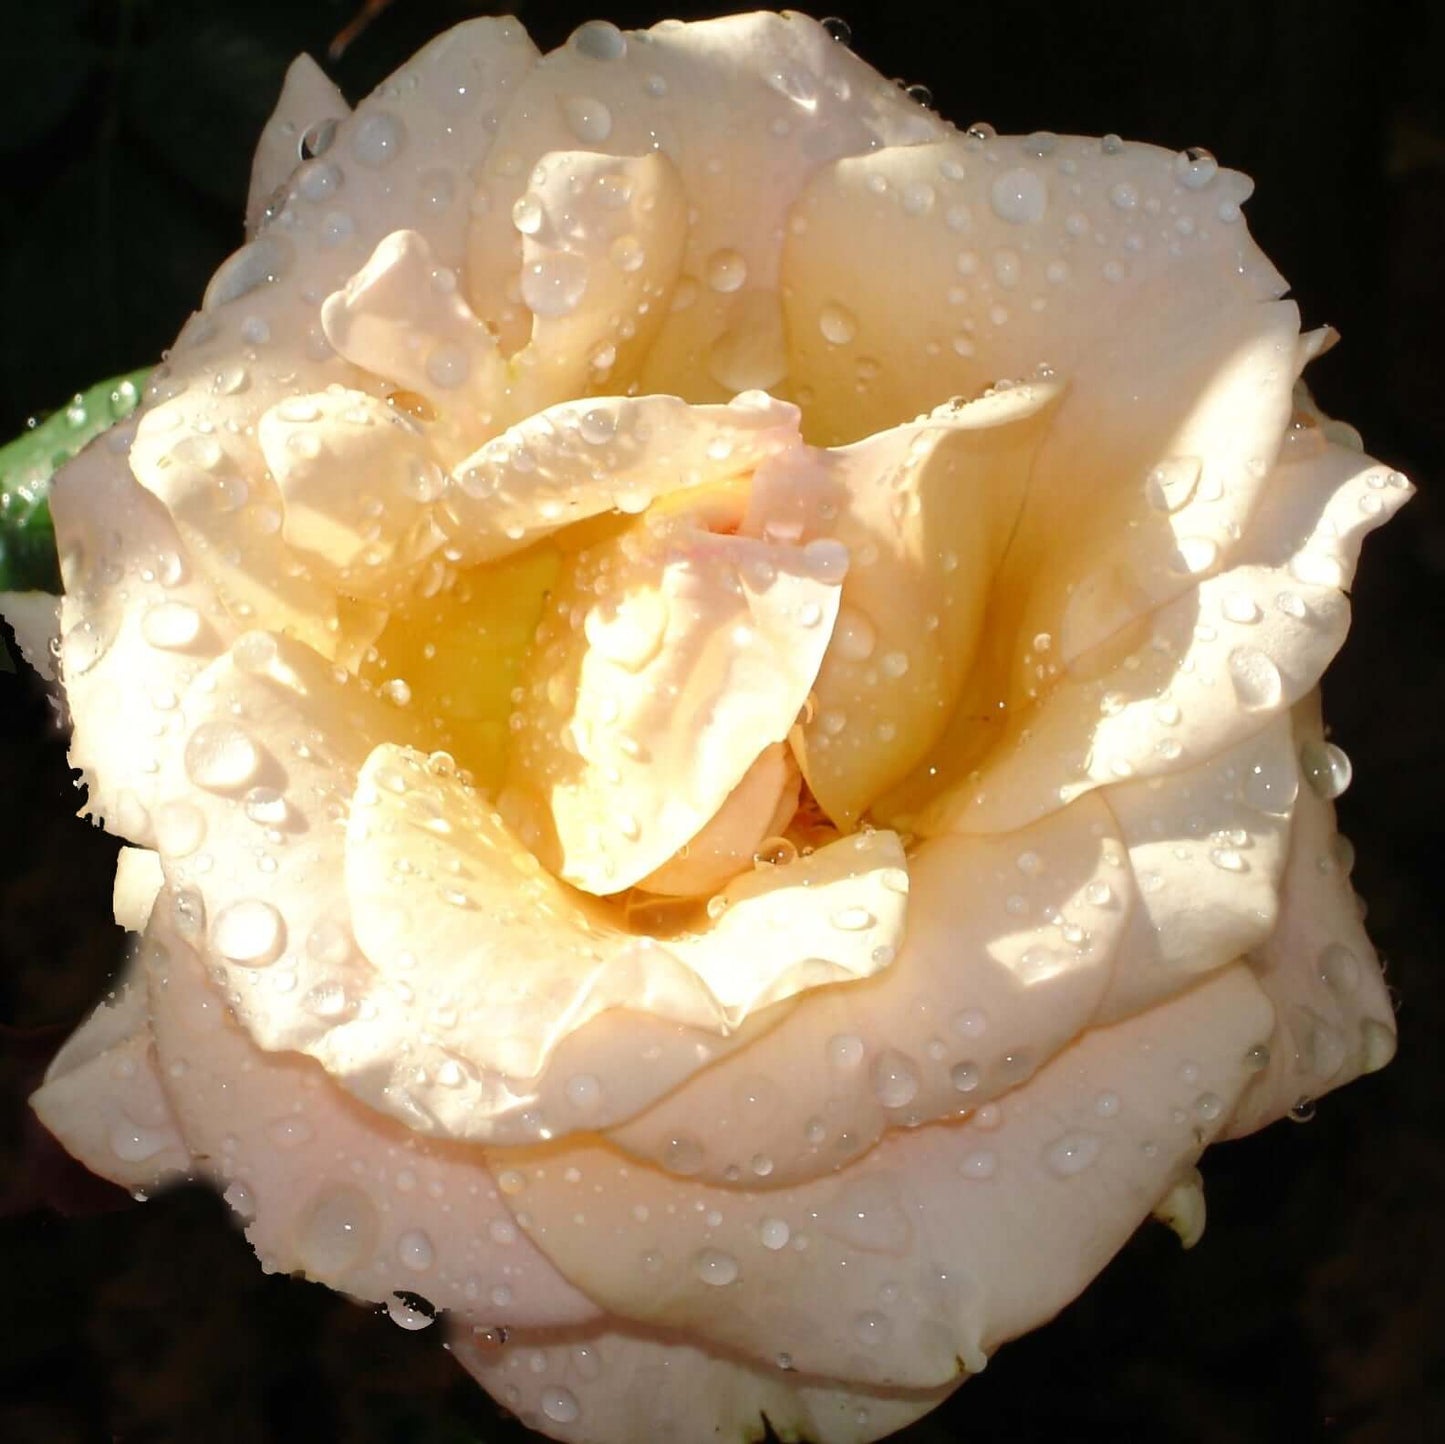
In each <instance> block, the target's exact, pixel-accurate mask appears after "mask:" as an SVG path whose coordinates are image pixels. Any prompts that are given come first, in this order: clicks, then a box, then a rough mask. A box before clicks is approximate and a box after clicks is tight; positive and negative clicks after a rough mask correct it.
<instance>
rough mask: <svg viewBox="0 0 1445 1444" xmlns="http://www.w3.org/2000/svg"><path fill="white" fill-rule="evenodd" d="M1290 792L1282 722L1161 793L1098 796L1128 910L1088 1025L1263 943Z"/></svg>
mask: <svg viewBox="0 0 1445 1444" xmlns="http://www.w3.org/2000/svg"><path fill="white" fill-rule="evenodd" d="M1298 792H1299V770H1298V767H1297V765H1296V762H1295V751H1294V743H1293V741H1292V739H1291V735H1290V725H1289V719H1288V717H1284V716H1280V717H1274V718H1272V719H1271V720H1270V721H1269V722H1268V723H1267V724H1266V725H1265V726H1264V727H1263V728H1262V729H1261V730H1260V731H1259V732H1257V733H1255V734H1254V735H1253V736H1251V737H1248V738H1246V739H1245V740H1244V741H1243V742H1239V743H1236V744H1235V745H1234V746H1233V747H1227V748H1225V749H1224V751H1222V752H1220V753H1218V754H1217V755H1216V756H1214V757H1211V758H1210V759H1209V760H1208V761H1207V762H1202V763H1200V764H1199V765H1198V766H1196V767H1192V768H1189V769H1188V770H1186V771H1184V772H1179V773H1176V774H1174V775H1173V776H1172V777H1170V778H1169V779H1168V781H1167V782H1166V781H1162V780H1161V779H1159V778H1150V779H1149V780H1147V781H1143V782H1123V783H1116V784H1115V785H1114V786H1112V787H1106V788H1103V789H1101V791H1100V794H1099V795H1100V797H1101V798H1102V799H1103V800H1104V801H1105V802H1106V803H1107V804H1108V806H1109V808H1110V809H1111V811H1112V812H1113V814H1114V817H1115V819H1116V820H1117V824H1118V827H1119V830H1120V834H1121V836H1122V837H1123V839H1124V843H1125V846H1126V847H1127V848H1128V853H1129V866H1130V868H1131V869H1132V871H1133V874H1134V887H1135V896H1136V898H1137V902H1136V905H1135V907H1134V910H1133V912H1132V913H1131V914H1130V917H1129V928H1128V931H1127V932H1126V934H1125V935H1124V940H1123V942H1122V943H1121V944H1120V947H1119V952H1118V962H1117V964H1116V966H1115V970H1114V977H1113V980H1112V982H1111V983H1110V985H1109V992H1108V994H1107V995H1106V997H1105V999H1104V1002H1103V1004H1102V1006H1101V1008H1100V1010H1099V1019H1098V1021H1100V1022H1112V1021H1113V1020H1114V1019H1116V1018H1121V1017H1127V1016H1128V1015H1129V1014H1131V1013H1136V1012H1139V1011H1140V1010H1141V1009H1143V1008H1147V1007H1149V1006H1150V1005H1152V1004H1153V1003H1155V1002H1157V1001H1158V1000H1159V999H1160V998H1164V997H1169V996H1171V995H1173V994H1174V993H1177V992H1179V991H1180V990H1181V989H1182V988H1186V987H1188V986H1190V985H1191V984H1192V983H1193V982H1194V980H1195V979H1196V978H1198V977H1199V976H1200V975H1202V974H1204V973H1208V972H1212V971H1214V970H1215V969H1217V968H1222V967H1225V966H1226V965H1227V964H1229V963H1232V962H1234V961H1235V960H1236V959H1237V958H1239V957H1241V956H1242V955H1243V954H1244V953H1247V952H1248V951H1249V950H1250V949H1251V948H1253V947H1255V946H1256V945H1258V944H1259V943H1261V942H1263V941H1264V940H1265V939H1266V938H1267V937H1268V936H1269V934H1270V931H1271V929H1272V928H1273V927H1274V925H1275V918H1276V915H1277V912H1278V907H1279V888H1280V880H1281V877H1282V875H1283V873H1284V866H1285V854H1286V852H1287V850H1288V847H1289V839H1290V819H1291V816H1292V814H1293V812H1294V805H1295V798H1296V794H1297V793H1298Z"/></svg>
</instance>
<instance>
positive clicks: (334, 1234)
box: [296, 1184, 377, 1282]
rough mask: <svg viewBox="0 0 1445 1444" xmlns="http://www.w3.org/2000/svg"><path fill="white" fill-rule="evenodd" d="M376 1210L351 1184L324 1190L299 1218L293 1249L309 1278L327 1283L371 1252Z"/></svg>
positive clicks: (374, 1232) (347, 1270)
mask: <svg viewBox="0 0 1445 1444" xmlns="http://www.w3.org/2000/svg"><path fill="white" fill-rule="evenodd" d="M376 1223H377V1214H376V1206H375V1205H374V1204H373V1203H372V1201H371V1200H370V1199H369V1198H368V1197H367V1196H366V1194H364V1193H363V1192H362V1191H361V1190H360V1189H359V1188H356V1187H354V1186H352V1185H351V1184H342V1185H340V1186H338V1187H331V1188H326V1189H324V1190H323V1191H322V1192H321V1193H320V1194H318V1195H317V1197H316V1198H315V1199H314V1200H313V1201H312V1203H311V1204H310V1206H309V1207H308V1208H307V1210H306V1212H305V1213H304V1214H303V1215H302V1218H301V1222H300V1226H299V1228H298V1230H297V1238H296V1248H297V1253H298V1255H299V1256H300V1259H301V1263H302V1266H303V1267H304V1268H305V1270H306V1272H307V1273H308V1274H310V1275H311V1276H312V1277H313V1278H317V1279H320V1280H322V1281H323V1282H329V1281H331V1280H333V1279H336V1278H337V1277H338V1276H339V1275H342V1274H345V1273H347V1272H349V1271H350V1270H351V1269H352V1268H354V1267H355V1266H356V1265H357V1264H359V1263H360V1262H361V1260H362V1258H363V1257H364V1256H365V1255H366V1254H368V1253H369V1252H370V1251H371V1246H372V1241H373V1239H374V1237H375V1234H376Z"/></svg>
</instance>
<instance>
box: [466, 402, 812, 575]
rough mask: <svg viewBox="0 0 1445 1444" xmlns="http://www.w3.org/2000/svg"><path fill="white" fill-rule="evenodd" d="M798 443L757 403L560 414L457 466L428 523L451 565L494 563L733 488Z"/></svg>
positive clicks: (600, 405)
mask: <svg viewBox="0 0 1445 1444" xmlns="http://www.w3.org/2000/svg"><path fill="white" fill-rule="evenodd" d="M798 440H799V438H798V409H797V407H796V406H791V405H789V404H788V403H787V402H783V401H774V400H773V399H772V397H770V396H765V395H763V394H761V393H752V394H749V395H744V396H739V397H737V398H736V399H735V400H734V401H732V402H731V403H730V404H728V405H727V406H689V405H688V404H687V403H686V402H684V401H681V400H679V399H678V398H677V397H675V396H639V397H630V396H599V397H597V398H596V399H595V400H592V401H581V402H576V401H573V402H563V403H562V404H560V405H557V406H552V407H549V408H547V409H546V410H545V411H540V412H538V413H537V414H536V415H535V416H531V417H528V418H527V419H526V420H525V421H521V422H519V423H518V424H517V425H515V426H513V427H510V428H509V429H508V430H507V431H505V432H504V433H503V434H502V435H501V436H498V437H496V438H495V439H494V440H492V441H490V442H488V443H487V445H486V446H484V447H482V448H481V449H480V450H479V451H477V452H475V453H474V454H473V455H471V456H469V457H467V458H466V459H465V460H463V461H461V462H459V463H458V464H457V466H456V467H455V468H454V469H453V474H452V477H451V482H450V485H449V486H448V487H447V491H446V495H445V497H444V499H443V501H442V504H441V506H440V508H439V513H440V521H441V524H442V526H443V527H444V528H445V529H446V532H447V541H448V545H449V548H450V550H451V551H452V553H454V554H455V555H456V556H457V558H458V560H459V561H460V562H461V563H462V564H463V565H474V564H478V563H481V562H489V561H494V560H496V559H497V558H498V557H504V556H507V555H509V554H510V553H512V552H515V551H521V550H522V549H523V548H525V547H528V546H531V545H533V544H534V543H536V542H537V541H539V540H540V539H542V538H543V537H547V536H550V535H552V534H553V533H555V532H557V531H559V530H560V529H561V528H563V527H566V526H570V525H571V524H572V523H573V522H578V521H587V520H590V519H591V518H593V517H599V516H602V515H604V514H605V513H607V512H612V511H618V512H623V513H626V514H628V515H635V514H637V513H639V512H642V511H645V510H646V509H647V507H648V506H649V505H650V504H651V503H652V502H654V501H656V500H657V499H658V498H659V497H663V496H668V495H671V494H673V493H675V492H680V491H698V490H701V489H704V488H707V487H716V486H724V485H726V484H727V483H729V482H733V481H738V480H741V479H743V478H746V477H748V476H750V475H751V474H752V473H753V471H754V470H755V469H756V468H757V467H758V466H759V465H760V464H761V463H762V462H764V461H765V460H767V459H768V458H769V457H771V456H774V455H776V454H778V453H780V452H784V451H788V450H790V449H793V448H796V447H797V446H798Z"/></svg>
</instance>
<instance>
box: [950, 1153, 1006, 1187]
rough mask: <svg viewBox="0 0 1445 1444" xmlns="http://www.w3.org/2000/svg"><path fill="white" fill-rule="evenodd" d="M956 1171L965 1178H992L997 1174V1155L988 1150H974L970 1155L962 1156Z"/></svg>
mask: <svg viewBox="0 0 1445 1444" xmlns="http://www.w3.org/2000/svg"><path fill="white" fill-rule="evenodd" d="M958 1171H959V1172H960V1173H961V1174H962V1175H963V1176H964V1177H965V1178H972V1179H976V1180H981V1179H985V1178H992V1177H993V1176H994V1174H995V1173H996V1172H998V1155H997V1154H995V1153H994V1152H993V1150H992V1149H990V1148H976V1149H974V1151H973V1152H972V1153H966V1154H964V1156H963V1158H962V1159H961V1160H960V1161H959V1165H958Z"/></svg>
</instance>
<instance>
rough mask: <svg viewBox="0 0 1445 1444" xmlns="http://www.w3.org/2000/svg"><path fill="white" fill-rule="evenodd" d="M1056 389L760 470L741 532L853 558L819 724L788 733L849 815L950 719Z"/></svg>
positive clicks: (828, 800)
mask: <svg viewBox="0 0 1445 1444" xmlns="http://www.w3.org/2000/svg"><path fill="white" fill-rule="evenodd" d="M1056 395H1057V391H1056V389H1055V388H1053V387H1049V386H1020V387H1016V388H1013V389H1011V390H1008V391H1004V392H1001V393H998V394H996V395H992V396H988V397H984V398H981V399H980V400H977V401H973V402H970V403H967V404H964V405H949V406H946V407H940V408H939V410H937V411H936V412H934V413H933V414H932V415H930V416H928V417H927V418H924V419H921V420H919V421H917V422H913V423H910V424H909V425H907V426H900V427H895V428H894V429H893V430H891V431H885V432H883V433H882V434H880V435H878V436H873V437H870V438H869V439H868V440H866V441H861V442H858V443H857V444H856V445H855V446H851V447H847V448H845V449H843V450H840V451H827V452H811V453H809V454H808V456H807V458H806V460H803V459H801V458H798V457H796V456H795V455H792V454H784V455H783V456H782V457H780V458H777V459H775V460H774V461H772V462H770V463H767V464H765V465H764V466H763V467H762V468H761V470H760V471H759V473H758V475H757V477H756V479H755V481H754V485H753V489H752V492H751V495H750V497H749V503H748V514H747V518H746V520H745V522H744V530H745V531H747V532H749V533H750V534H752V535H755V536H762V537H764V538H766V539H769V540H787V541H790V542H795V543H800V544H817V543H820V542H821V541H823V540H824V539H832V540H835V541H837V542H841V543H842V544H843V545H845V546H846V547H847V548H848V554H849V556H850V558H852V559H854V564H853V565H851V566H850V568H849V573H848V576H847V578H846V579H845V580H844V582H843V594H842V601H841V607H842V610H841V611H840V617H841V624H840V627H839V628H838V629H836V630H835V635H834V638H833V640H832V642H831V643H830V644H829V647H828V652H827V655H826V657H825V659H824V662H823V666H822V670H821V671H820V672H819V674H818V680H817V682H816V684H815V686H814V689H813V691H814V698H815V706H814V708H813V709H812V716H811V719H810V720H809V721H807V722H805V723H804V724H803V725H802V726H801V727H800V728H799V730H798V732H797V734H795V737H794V746H795V748H796V750H797V753H798V759H799V762H800V763H801V765H802V767H803V772H804V775H805V776H806V777H807V779H808V785H809V787H810V788H811V789H812V792H813V795H814V797H816V798H817V800H818V802H819V804H820V805H821V806H822V808H823V810H824V811H825V812H826V813H827V814H828V816H829V817H831V818H832V819H833V820H834V821H835V822H837V823H838V824H839V825H850V824H852V823H855V822H856V821H857V819H858V817H859V816H860V815H861V814H862V813H863V812H864V811H865V810H866V808H867V807H868V805H869V804H870V803H871V802H872V801H873V799H874V798H876V797H877V796H878V795H879V794H880V793H881V792H883V791H884V790H885V789H886V788H888V787H890V786H892V785H893V784H894V783H897V782H898V781H900V780H901V779H902V778H903V777H904V776H906V775H907V773H908V772H909V771H910V770H911V769H912V768H913V766H914V765H915V764H916V763H917V762H918V761H919V759H920V758H921V757H923V756H924V755H925V754H926V753H927V752H928V751H929V749H930V748H931V747H932V745H933V744H934V743H935V742H936V741H937V740H938V737H939V735H940V734H941V733H942V731H943V730H944V727H945V726H946V725H947V721H948V717H949V714H950V712H951V711H952V709H953V707H954V705H955V703H956V701H957V698H958V693H959V689H960V688H961V686H962V684H963V679H964V678H965V677H966V676H967V675H968V672H969V669H970V665H971V663H972V661H973V658H974V654H975V652H976V650H977V646H978V641H979V631H980V627H981V625H982V622H983V617H984V612H985V608H986V606H987V604H988V597H989V591H990V586H991V584H992V582H993V580H994V573H995V571H996V569H997V566H998V563H999V561H1000V559H1001V557H1002V555H1003V552H1004V547H1005V545H1006V543H1007V541H1008V539H1009V537H1010V535H1011V533H1012V530H1013V527H1014V524H1015V522H1016V521H1017V517H1018V509H1019V506H1020V503H1021V501H1022V499H1023V496H1024V493H1025V489H1026V486H1027V484H1028V481H1029V474H1030V469H1031V467H1032V465H1033V460H1034V454H1035V452H1036V451H1037V449H1038V445H1039V441H1040V437H1041V435H1042V434H1043V427H1042V424H1041V422H1042V417H1043V415H1044V414H1045V413H1046V412H1047V411H1048V410H1049V409H1050V406H1051V403H1052V402H1053V401H1054V400H1055V398H1056Z"/></svg>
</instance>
